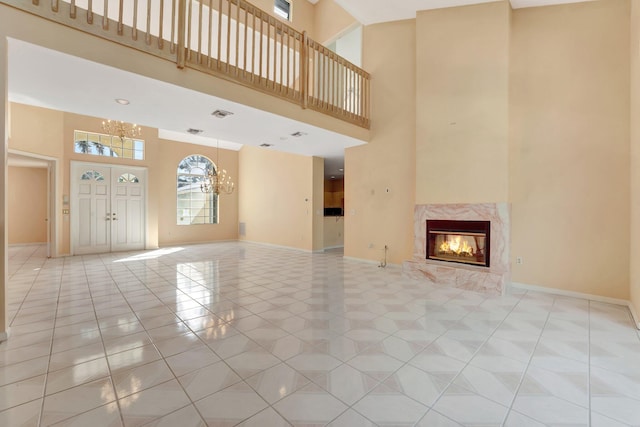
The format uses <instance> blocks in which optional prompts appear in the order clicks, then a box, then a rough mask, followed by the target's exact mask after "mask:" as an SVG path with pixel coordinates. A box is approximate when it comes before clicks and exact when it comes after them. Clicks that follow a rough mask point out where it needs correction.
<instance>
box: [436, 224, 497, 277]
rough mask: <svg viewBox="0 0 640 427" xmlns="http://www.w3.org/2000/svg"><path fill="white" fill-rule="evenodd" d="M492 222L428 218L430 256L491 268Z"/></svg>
mask: <svg viewBox="0 0 640 427" xmlns="http://www.w3.org/2000/svg"><path fill="white" fill-rule="evenodd" d="M490 228H491V227H490V222H489V221H450V220H446V221H445V220H440V221H438V220H428V221H427V258H428V259H434V260H439V261H450V262H458V263H463V264H471V265H480V266H484V267H489V249H490V248H489V243H490Z"/></svg>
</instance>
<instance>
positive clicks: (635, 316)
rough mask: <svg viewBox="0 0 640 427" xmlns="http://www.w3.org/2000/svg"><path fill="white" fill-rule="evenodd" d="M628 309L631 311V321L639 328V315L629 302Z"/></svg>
mask: <svg viewBox="0 0 640 427" xmlns="http://www.w3.org/2000/svg"><path fill="white" fill-rule="evenodd" d="M629 311H630V312H631V317H633V321H634V322H635V323H636V328H638V329H640V317H639V316H638V313H637V312H636V308H635V307H634V306H633V304H631V302H629Z"/></svg>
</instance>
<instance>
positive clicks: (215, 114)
mask: <svg viewBox="0 0 640 427" xmlns="http://www.w3.org/2000/svg"><path fill="white" fill-rule="evenodd" d="M211 115H212V116H213V117H215V118H216V119H224V118H225V117H227V116H232V115H233V113H232V112H231V111H225V110H216V111H214V112H213V113H211Z"/></svg>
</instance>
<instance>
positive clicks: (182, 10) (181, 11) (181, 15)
mask: <svg viewBox="0 0 640 427" xmlns="http://www.w3.org/2000/svg"><path fill="white" fill-rule="evenodd" d="M186 12H187V1H186V0H178V40H177V46H176V48H177V49H178V56H177V60H176V62H177V65H178V68H184V66H185V65H186V62H187V61H186V58H185V39H184V38H185V37H184V30H185V28H184V27H185V19H186V15H187V13H186Z"/></svg>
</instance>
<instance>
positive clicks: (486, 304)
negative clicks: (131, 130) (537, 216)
mask: <svg viewBox="0 0 640 427" xmlns="http://www.w3.org/2000/svg"><path fill="white" fill-rule="evenodd" d="M43 254H44V248H43V247H41V246H25V247H14V248H10V254H9V256H10V286H9V290H8V304H9V319H10V322H11V333H12V337H11V339H10V340H9V341H8V342H5V343H2V344H0V425H1V426H22V425H25V426H32V425H33V426H36V425H42V426H44V425H51V424H56V425H73V426H88V425H91V426H118V425H125V426H139V425H152V426H177V425H179V426H180V427H190V426H200V425H210V426H232V425H242V426H260V427H265V426H266V427H271V426H274V427H277V426H288V425H290V424H291V425H295V426H321V425H330V426H334V427H336V426H348V427H357V426H373V425H380V426H457V425H482V426H493V425H496V426H498V425H506V426H543V425H553V426H556V425H571V426H586V425H592V426H630V425H631V426H633V425H635V426H638V425H640V338H639V334H638V331H637V330H635V329H634V327H633V324H632V321H631V319H630V314H629V312H628V310H627V308H624V307H620V306H615V305H609V304H603V303H596V302H589V301H586V300H581V299H574V298H566V297H554V296H551V295H546V294H539V293H533V292H522V293H518V294H515V295H509V296H505V297H491V296H485V295H481V294H477V293H472V292H467V291H461V290H458V289H450V288H445V287H440V286H436V285H432V284H428V283H424V282H416V281H412V280H410V279H407V278H404V277H403V276H402V274H401V272H400V270H399V269H398V268H397V267H395V268H394V267H389V268H387V269H381V268H377V267H376V266H375V265H371V264H367V263H361V262H356V261H350V260H345V259H343V258H342V255H341V253H339V252H331V253H326V254H308V253H303V252H296V251H292V250H286V249H278V248H271V247H264V246H259V245H255V244H244V243H220V244H211V245H196V246H186V247H184V248H165V249H161V250H158V251H149V252H137V253H118V254H108V255H101V256H83V257H71V258H61V259H49V260H47V259H46V258H45V257H44V256H43Z"/></svg>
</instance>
